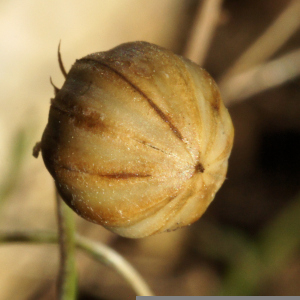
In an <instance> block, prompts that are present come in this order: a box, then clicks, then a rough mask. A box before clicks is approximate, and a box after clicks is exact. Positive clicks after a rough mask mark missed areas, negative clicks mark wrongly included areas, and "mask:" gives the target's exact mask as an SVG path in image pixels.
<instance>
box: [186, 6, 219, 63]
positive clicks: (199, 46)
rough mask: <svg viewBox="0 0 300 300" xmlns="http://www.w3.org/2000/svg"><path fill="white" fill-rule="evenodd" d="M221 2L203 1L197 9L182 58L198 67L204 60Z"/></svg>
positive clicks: (216, 22)
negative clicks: (189, 60)
mask: <svg viewBox="0 0 300 300" xmlns="http://www.w3.org/2000/svg"><path fill="white" fill-rule="evenodd" d="M222 2H223V0H204V1H203V4H202V5H199V7H198V12H197V15H196V18H195V24H194V26H193V28H192V30H191V35H190V38H189V40H188V43H187V46H186V50H185V51H184V56H185V57H187V58H189V59H191V60H192V61H194V62H196V63H197V64H199V65H200V66H201V65H202V64H203V62H204V60H205V57H206V53H207V50H208V48H209V46H210V42H211V40H212V37H213V33H214V30H215V28H216V26H217V24H218V20H219V16H220V11H221V5H222Z"/></svg>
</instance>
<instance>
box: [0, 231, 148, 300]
mask: <svg viewBox="0 0 300 300" xmlns="http://www.w3.org/2000/svg"><path fill="white" fill-rule="evenodd" d="M57 242H58V237H57V234H55V232H45V231H26V232H0V245H1V244H2V245H4V244H5V243H30V244H44V243H50V244H55V243H57ZM75 243H76V247H77V248H79V249H80V250H82V251H83V252H85V253H86V254H88V255H89V256H91V257H92V258H93V259H95V260H97V261H99V262H101V263H102V264H105V265H107V266H110V267H112V268H113V269H115V270H116V271H117V272H118V273H119V274H120V275H121V276H122V277H123V278H124V279H125V280H126V281H127V282H128V283H129V284H130V286H131V287H132V289H133V290H134V291H135V293H136V294H137V295H138V296H153V295H154V294H153V292H152V291H151V290H150V288H149V287H148V285H147V284H146V282H145V281H144V279H143V278H142V277H141V275H140V274H139V273H138V272H137V271H136V270H135V269H134V268H133V267H132V266H131V265H130V263H129V262H127V261H126V260H125V259H124V258H123V257H122V256H121V255H120V254H118V253H117V252H116V251H114V250H112V249H111V248H109V247H108V246H105V245H104V244H101V243H99V242H95V241H91V240H89V239H87V238H84V237H82V236H80V235H78V234H76V235H75Z"/></svg>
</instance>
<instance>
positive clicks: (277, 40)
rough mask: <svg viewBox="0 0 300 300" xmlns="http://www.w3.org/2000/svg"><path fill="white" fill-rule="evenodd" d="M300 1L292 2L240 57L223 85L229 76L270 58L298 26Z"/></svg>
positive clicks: (299, 24)
mask: <svg viewBox="0 0 300 300" xmlns="http://www.w3.org/2000/svg"><path fill="white" fill-rule="evenodd" d="M299 16H300V1H299V0H293V1H291V2H290V4H289V5H288V6H287V8H286V9H285V10H284V11H283V12H282V13H281V14H280V15H279V16H278V18H277V19H276V20H275V21H274V22H273V23H272V24H271V25H270V26H269V28H267V30H266V31H265V32H264V33H263V34H262V35H261V36H260V37H259V38H258V39H257V40H256V41H255V42H254V43H253V44H252V45H251V46H250V47H249V48H248V49H247V50H246V51H245V52H244V53H243V54H242V55H241V57H240V58H239V59H238V60H237V61H236V62H235V63H234V64H233V65H232V66H231V67H230V69H229V70H228V71H227V72H226V74H225V75H224V76H223V77H222V79H221V81H220V82H221V84H225V81H226V80H229V78H230V77H231V76H234V75H236V74H238V73H241V72H244V71H245V70H247V69H249V68H251V67H253V66H255V65H257V64H260V63H262V62H264V61H265V60H267V59H268V58H270V57H271V56H272V55H273V54H274V53H275V52H276V51H277V50H278V49H279V48H280V47H281V46H282V45H284V44H285V42H286V41H287V40H288V39H289V38H290V37H291V36H292V35H293V34H294V33H295V32H296V30H297V29H298V28H299V26H300V17H299Z"/></svg>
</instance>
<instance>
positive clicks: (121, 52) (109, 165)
mask: <svg viewBox="0 0 300 300" xmlns="http://www.w3.org/2000/svg"><path fill="white" fill-rule="evenodd" d="M232 142H233V126H232V122H231V119H230V116H229V114H228V111H227V109H226V108H225V107H224V105H223V102H222V100H221V97H220V93H219V90H218V88H217V86H216V84H215V82H214V80H213V79H212V78H211V77H210V75H209V74H208V73H207V72H206V71H205V70H203V69H202V68H200V67H199V66H198V65H196V64H194V63H193V62H191V61H189V60H187V59H184V58H183V57H181V56H177V55H175V54H174V53H172V52H171V51H168V50H166V49H163V48H161V47H158V46H156V45H153V44H149V43H146V42H134V43H127V44H122V45H120V46H118V47H116V48H114V49H112V50H110V51H107V52H99V53H94V54H91V55H88V56H86V57H84V58H82V59H79V60H77V61H76V62H75V64H74V65H73V66H72V68H71V70H70V71H69V73H68V74H67V78H66V81H65V83H64V85H63V87H62V88H61V89H60V90H59V91H58V93H57V95H56V97H55V99H53V100H52V104H51V108H50V113H49V120H48V125H47V127H46V129H45V131H44V134H43V137H42V142H41V151H42V155H43V159H44V162H45V165H46V167H47V169H48V170H49V172H50V173H51V175H52V176H53V178H54V180H55V183H56V186H57V189H58V191H59V193H60V194H61V196H62V198H63V199H64V201H65V202H66V203H67V204H68V205H69V206H70V207H71V208H72V209H73V210H74V211H76V212H77V213H78V214H79V215H80V216H82V217H83V218H85V219H87V220H89V221H91V222H94V223H97V224H100V225H103V226H104V227H106V228H107V229H109V230H111V231H113V232H115V233H117V234H119V235H122V236H125V237H131V238H140V237H145V236H149V235H152V234H154V233H157V232H163V231H169V230H174V229H176V228H179V227H182V226H186V225H189V224H191V223H193V222H194V221H196V220H197V219H199V218H200V216H201V215H202V214H203V213H204V211H205V210H206V208H207V206H208V205H209V204H210V202H211V201H212V200H213V198H214V196H215V193H216V192H217V190H218V189H219V188H220V186H221V185H222V183H223V181H224V179H225V175H226V171H227V162H228V157H229V155H230V151H231V148H232Z"/></svg>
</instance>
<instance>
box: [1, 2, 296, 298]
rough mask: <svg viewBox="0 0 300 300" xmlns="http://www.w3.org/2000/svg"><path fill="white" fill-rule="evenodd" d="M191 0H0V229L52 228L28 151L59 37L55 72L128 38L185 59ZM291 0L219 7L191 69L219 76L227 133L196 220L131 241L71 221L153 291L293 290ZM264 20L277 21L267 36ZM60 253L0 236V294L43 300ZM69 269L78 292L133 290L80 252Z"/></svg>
mask: <svg viewBox="0 0 300 300" xmlns="http://www.w3.org/2000/svg"><path fill="white" fill-rule="evenodd" d="M212 1H213V0H212ZM202 2H203V1H197V0H151V1H149V0H101V1H96V0H86V1H79V0H72V1H69V0H64V1H61V0H53V1H34V0H27V1H9V0H4V1H1V2H0V44H1V47H0V53H1V57H0V63H1V68H0V90H1V98H0V174H1V176H0V197H1V198H0V231H1V232H4V231H12V230H27V229H28V230H31V229H40V230H47V229H55V228H56V214H55V199H54V188H53V182H52V179H51V177H50V175H49V174H48V172H47V171H46V169H45V167H44V165H43V162H42V159H41V158H39V159H35V158H33V157H32V148H33V146H34V144H35V142H37V141H39V140H40V138H41V135H42V132H43V129H44V127H45V125H46V122H47V118H48V110H49V104H50V98H52V97H53V95H54V91H53V87H52V86H51V85H50V81H49V78H50V76H51V77H52V80H53V82H54V83H55V85H57V86H58V87H60V86H61V85H62V84H63V82H64V78H63V76H62V74H61V72H60V70H59V66H58V63H57V46H58V43H59V41H60V40H61V41H62V45H61V52H62V57H63V61H64V64H65V67H66V69H67V70H69V68H70V67H71V65H72V64H73V63H74V62H75V60H76V59H78V58H81V57H83V56H85V55H87V54H89V53H92V52H98V51H105V50H108V49H110V48H112V47H114V46H116V45H118V44H120V43H124V42H128V41H135V40H145V41H148V42H152V43H155V44H158V45H161V46H163V47H166V48H169V49H171V50H173V51H174V52H175V53H177V54H188V55H189V53H190V52H189V51H188V50H187V48H188V47H192V48H193V47H194V48H195V47H196V46H193V43H191V40H192V39H193V32H195V31H194V29H195V26H196V25H195V24H197V20H198V19H199V14H198V11H199V7H200V6H201V5H202ZM219 2H220V3H221V2H222V1H219ZM296 2H298V4H299V2H300V1H298V0H296V1H287V0H264V1H260V0H244V1H238V0H224V1H223V2H222V3H221V4H220V5H221V10H220V12H219V14H218V18H217V22H216V24H215V30H214V32H213V33H212V39H211V43H210V45H209V50H208V55H207V56H206V59H205V60H203V61H202V62H201V65H203V67H205V68H206V69H207V71H208V72H209V73H210V74H211V75H212V76H213V77H214V78H215V79H216V80H217V82H219V83H220V88H221V94H223V97H224V101H225V103H226V104H227V106H228V108H229V112H230V114H231V116H232V119H233V123H234V125H235V130H236V135H235V144H234V148H233V152H232V155H231V158H230V162H229V171H228V176H227V180H226V181H225V183H224V185H223V187H222V188H221V190H220V191H219V192H218V194H217V195H216V198H215V200H214V201H213V203H212V204H211V206H210V207H209V209H208V210H207V212H206V213H205V215H204V216H203V217H202V218H201V219H200V220H199V221H198V222H196V223H195V224H193V225H192V226H189V227H188V228H184V229H181V230H177V231H175V232H172V233H167V234H160V235H157V236H153V237H149V238H145V239H141V240H129V239H125V238H121V237H116V236H115V235H114V234H112V233H110V232H108V231H107V230H105V229H103V228H102V227H100V226H96V225H93V224H90V223H88V222H86V221H84V220H82V219H80V218H79V217H76V224H77V230H78V232H79V233H81V234H83V235H85V236H87V237H90V238H91V239H93V240H96V241H101V242H103V243H105V244H107V245H109V246H111V247H112V248H114V249H115V250H117V251H118V252H119V253H120V254H122V255H123V256H124V257H125V258H126V259H128V261H129V262H130V263H132V265H133V266H134V267H135V268H136V269H137V270H138V271H139V272H140V273H141V275H142V276H143V277H144V278H145V280H146V281H147V282H148V283H149V285H150V286H151V288H152V289H153V290H154V292H155V293H156V294H157V295H170V296H171V295H188V296H193V295H194V296H195V295H300V285H299V282H300V184H299V183H300V150H299V148H300V79H299V77H298V76H297V73H299V70H300V63H299V61H300V59H299V49H300V31H299V20H300V9H299V5H298V7H297V4H296V5H295V3H296ZM292 5H294V7H293V8H292V9H290V10H288V7H291V6H292ZM283 14H284V15H283ZM276 22H277V23H276ZM280 22H281V23H280ZM274 23H275V25H276V26H277V27H276V26H275V27H274V28H273V27H272V28H273V29H272V28H271V29H270V31H268V29H269V28H270V25H271V24H274ZM272 30H273V31H272ZM266 32H267V33H266ZM196 36H197V35H196ZM260 38H262V40H263V41H262V43H261V44H257V45H256V48H255V47H254V48H253V49H254V50H253V49H252V52H251V53H250V54H256V55H254V58H253V57H252V58H251V55H250V54H249V55H248V56H247V55H246V56H245V57H246V58H245V59H244V61H246V63H245V64H244V65H243V64H242V63H241V62H240V64H239V65H238V66H239V67H240V69H238V67H236V68H235V69H234V67H233V66H234V63H235V62H236V60H237V59H238V58H239V57H241V56H242V55H243V54H244V53H245V51H247V49H249V48H250V47H252V46H253V44H254V43H255V42H256V41H257V40H258V39H260ZM196 40H197V39H196ZM263 42H265V44H264V43H263ZM207 43H208V42H207ZM191 45H192V46H191ZM268 51H269V52H268ZM264 52H267V54H265V56H264V55H263V53H264ZM190 57H191V58H192V59H193V57H192V55H190ZM259 58H260V59H259ZM281 58H283V59H281ZM247 62H248V65H247ZM269 62H270V63H269ZM273 62H275V63H274V64H273ZM241 66H242V67H241ZM272 67H274V68H273V69H272ZM274 70H276V72H275V71H274ZM248 71H249V72H248ZM241 74H242V75H243V76H240V75H241ZM253 74H254V75H253ZM58 257H59V255H58V248H57V247H56V246H55V245H26V244H19V245H16V244H5V245H3V244H1V247H0V266H1V268H0V299H1V300H6V299H16V300H17V299H32V300H35V299H54V295H55V283H56V277H57V272H58V271H57V270H58ZM77 266H78V269H79V299H87V300H88V299H128V297H131V298H134V292H133V291H132V290H131V288H130V287H129V286H128V285H127V283H126V282H125V281H124V279H123V278H121V277H120V276H119V275H118V274H117V273H116V272H115V271H113V270H111V269H110V268H108V267H106V266H102V265H100V264H99V263H97V262H95V261H93V260H91V259H90V258H88V257H86V256H85V255H84V254H83V253H80V252H78V255H77Z"/></svg>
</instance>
